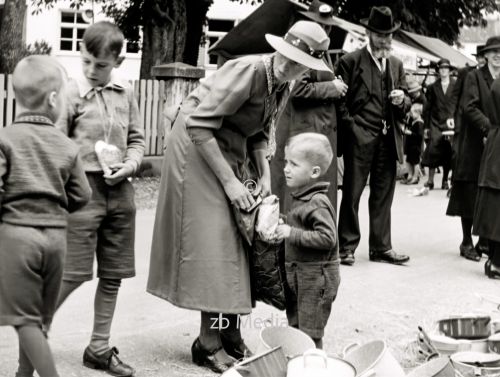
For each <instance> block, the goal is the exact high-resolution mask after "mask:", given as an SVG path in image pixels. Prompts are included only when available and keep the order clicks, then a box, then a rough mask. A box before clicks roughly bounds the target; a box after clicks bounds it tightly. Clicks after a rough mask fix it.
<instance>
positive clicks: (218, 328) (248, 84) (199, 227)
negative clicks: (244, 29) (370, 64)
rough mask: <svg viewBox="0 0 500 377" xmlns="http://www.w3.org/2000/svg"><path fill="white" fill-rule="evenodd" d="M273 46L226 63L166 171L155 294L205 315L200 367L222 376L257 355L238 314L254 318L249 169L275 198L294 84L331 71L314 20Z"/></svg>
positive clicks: (206, 84)
mask: <svg viewBox="0 0 500 377" xmlns="http://www.w3.org/2000/svg"><path fill="white" fill-rule="evenodd" d="M266 39H267V41H268V42H269V43H270V44H271V46H272V47H273V48H274V49H275V50H276V52H275V53H273V54H271V55H264V56H255V55H254V56H244V57H241V58H237V59H234V60H229V61H227V62H226V63H225V64H224V65H223V66H222V67H221V68H219V69H218V70H217V71H216V72H214V73H213V74H212V75H210V76H209V77H207V78H204V79H202V80H200V85H199V86H198V87H197V88H196V89H195V90H194V91H192V92H191V93H190V94H189V95H188V96H187V97H186V98H185V99H184V101H183V104H182V107H181V109H180V110H179V113H178V115H177V118H176V119H175V122H174V126H173V128H172V132H171V134H170V136H169V137H168V140H167V142H166V148H165V154H164V160H163V165H162V173H161V184H160V189H159V190H160V193H159V198H160V199H159V200H158V204H157V209H156V219H155V225H154V229H153V240H152V246H151V265H150V269H149V278H148V284H147V290H148V292H150V293H151V294H153V295H156V296H158V297H160V298H163V299H165V300H168V301H169V302H171V303H172V304H174V305H176V306H178V307H182V308H187V309H193V310H198V311H200V312H201V326H200V334H199V337H197V338H196V340H195V341H194V343H193V345H192V347H191V356H192V360H193V362H194V363H195V364H197V365H199V366H204V367H207V368H210V369H211V370H212V371H214V372H217V373H222V372H224V371H226V370H227V369H229V368H230V367H231V366H232V365H233V364H234V362H235V359H240V358H243V357H245V356H248V355H249V354H250V353H249V351H248V348H247V347H246V345H245V343H244V342H243V339H242V337H241V333H240V328H239V323H240V320H239V315H240V314H248V313H250V312H251V311H252V297H251V284H250V268H249V262H248V258H247V257H246V252H245V250H246V246H245V245H244V240H243V236H242V234H240V232H239V228H238V224H237V221H236V217H235V213H239V210H240V209H241V210H247V209H249V208H250V207H252V206H253V205H254V202H255V197H254V196H253V195H252V193H251V192H250V191H249V190H248V189H247V187H246V186H245V185H244V184H243V183H242V182H243V180H244V179H246V178H247V177H248V172H247V171H246V167H247V166H249V165H252V166H253V167H255V170H254V173H255V176H254V177H253V178H254V179H255V180H256V182H257V187H256V189H255V191H254V193H255V194H259V193H260V194H261V195H262V196H267V195H269V194H270V191H271V182H270V181H271V176H270V169H269V162H268V157H269V155H272V154H273V152H274V147H275V143H274V140H273V137H274V129H275V120H276V117H278V116H279V115H280V112H281V110H282V108H283V107H284V104H285V103H286V100H287V98H288V95H289V88H290V81H291V80H294V79H296V78H297V77H299V76H300V75H301V74H302V73H304V72H305V71H306V70H307V69H315V70H326V71H329V70H330V68H329V67H328V66H327V65H326V64H325V62H324V61H323V60H322V58H323V56H324V54H325V52H326V50H327V48H328V45H329V42H330V40H329V38H328V36H327V35H326V33H325V31H324V30H323V29H322V28H321V27H320V26H319V25H318V24H316V23H314V22H310V21H299V22H297V23H295V24H294V25H293V26H292V27H291V28H290V29H289V30H288V33H287V34H286V35H285V36H284V37H283V38H282V37H278V36H274V35H269V34H268V35H266ZM179 261H182V262H181V263H180V262H179ZM193 277H194V278H193Z"/></svg>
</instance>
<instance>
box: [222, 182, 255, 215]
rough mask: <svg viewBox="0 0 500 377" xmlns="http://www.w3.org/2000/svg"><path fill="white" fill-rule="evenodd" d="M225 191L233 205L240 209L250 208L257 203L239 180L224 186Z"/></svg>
mask: <svg viewBox="0 0 500 377" xmlns="http://www.w3.org/2000/svg"><path fill="white" fill-rule="evenodd" d="M224 191H225V192H226V195H227V196H228V198H229V200H230V201H231V203H232V204H234V205H235V206H236V207H238V208H240V209H243V210H245V209H247V208H250V207H251V206H252V205H253V203H254V202H255V199H254V197H253V196H252V194H251V193H250V191H248V189H247V188H246V187H245V185H243V183H241V182H240V181H239V180H238V179H236V178H234V179H231V180H229V182H228V183H227V184H226V185H224Z"/></svg>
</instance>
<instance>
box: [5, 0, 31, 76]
mask: <svg viewBox="0 0 500 377" xmlns="http://www.w3.org/2000/svg"><path fill="white" fill-rule="evenodd" d="M25 20H26V0H5V4H4V8H3V18H2V25H1V27H0V72H1V73H12V72H13V71H14V68H15V66H16V64H17V62H18V61H19V60H20V59H21V58H22V57H23V56H24V55H25V50H26V43H25V39H24V22H25Z"/></svg>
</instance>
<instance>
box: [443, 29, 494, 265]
mask: <svg viewBox="0 0 500 377" xmlns="http://www.w3.org/2000/svg"><path fill="white" fill-rule="evenodd" d="M478 52H480V53H481V54H483V55H484V57H485V59H486V65H484V66H483V67H480V68H478V69H473V70H471V71H470V72H468V73H467V76H466V77H465V84H464V93H463V97H464V98H463V119H462V122H461V124H460V127H459V133H458V136H457V137H456V146H455V151H456V156H455V161H454V172H453V187H452V190H451V196H450V201H449V203H448V208H447V211H446V214H447V215H448V216H459V217H460V218H461V223H462V233H463V238H462V243H461V244H460V246H459V250H460V255H461V256H462V257H465V258H467V259H470V260H473V261H479V260H481V255H482V254H483V253H484V254H488V253H489V248H488V242H487V240H486V238H487V237H484V238H483V237H480V238H479V241H478V242H477V244H476V245H475V246H474V245H473V242H472V236H471V234H472V223H473V218H474V217H475V215H474V213H475V212H477V210H475V202H476V196H477V191H478V181H479V168H480V165H481V156H482V155H483V150H484V143H483V138H484V137H485V136H486V135H488V131H489V129H490V128H491V122H490V119H489V118H488V116H487V104H488V99H489V97H490V96H491V93H490V89H491V85H492V83H493V81H494V79H496V78H498V77H500V36H494V37H491V38H488V40H487V41H486V44H485V45H484V46H483V47H482V48H480V49H479V51H478ZM476 208H477V207H476ZM481 209H483V208H481ZM479 212H482V211H479ZM483 213H484V212H483ZM484 220H485V221H486V222H489V223H490V224H493V223H494V222H495V221H497V220H496V219H493V218H490V219H484ZM474 221H475V220H474ZM474 228H476V226H474ZM490 229H492V228H490ZM480 235H481V236H487V234H481V233H480Z"/></svg>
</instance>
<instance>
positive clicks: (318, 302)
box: [285, 261, 340, 339]
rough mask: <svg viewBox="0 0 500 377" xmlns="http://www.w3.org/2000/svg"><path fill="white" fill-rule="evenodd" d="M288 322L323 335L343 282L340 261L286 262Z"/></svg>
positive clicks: (317, 337)
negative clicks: (341, 280)
mask: <svg viewBox="0 0 500 377" xmlns="http://www.w3.org/2000/svg"><path fill="white" fill-rule="evenodd" d="M285 269H286V278H287V283H288V286H289V291H288V293H287V299H286V301H287V302H286V316H287V318H288V324H289V325H290V326H293V327H296V328H298V329H299V330H301V331H303V332H305V333H306V334H307V335H309V336H310V337H311V338H316V339H319V338H322V337H323V335H324V333H325V327H326V323H327V322H328V318H329V317H330V312H331V310H332V303H333V301H334V300H335V297H336V296H337V291H338V288H339V285H340V273H339V262H338V261H335V262H330V261H328V262H287V263H286V264H285Z"/></svg>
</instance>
